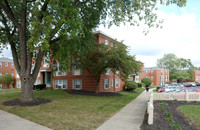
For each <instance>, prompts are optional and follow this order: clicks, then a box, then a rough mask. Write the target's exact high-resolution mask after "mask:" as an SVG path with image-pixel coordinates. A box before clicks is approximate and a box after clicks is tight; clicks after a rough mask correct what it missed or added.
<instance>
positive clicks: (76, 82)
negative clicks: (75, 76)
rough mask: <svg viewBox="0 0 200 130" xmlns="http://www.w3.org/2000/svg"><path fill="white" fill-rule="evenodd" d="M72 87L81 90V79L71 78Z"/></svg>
mask: <svg viewBox="0 0 200 130" xmlns="http://www.w3.org/2000/svg"><path fill="white" fill-rule="evenodd" d="M72 82H73V89H75V90H81V89H82V80H73V81H72Z"/></svg>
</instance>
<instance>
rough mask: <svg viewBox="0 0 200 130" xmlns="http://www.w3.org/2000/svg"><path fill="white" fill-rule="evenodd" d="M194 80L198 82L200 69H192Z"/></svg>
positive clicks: (199, 80)
mask: <svg viewBox="0 0 200 130" xmlns="http://www.w3.org/2000/svg"><path fill="white" fill-rule="evenodd" d="M194 81H195V82H200V70H194Z"/></svg>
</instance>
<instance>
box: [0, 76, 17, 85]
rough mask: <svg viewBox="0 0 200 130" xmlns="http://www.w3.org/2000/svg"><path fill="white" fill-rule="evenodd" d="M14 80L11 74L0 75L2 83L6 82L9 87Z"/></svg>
mask: <svg viewBox="0 0 200 130" xmlns="http://www.w3.org/2000/svg"><path fill="white" fill-rule="evenodd" d="M12 82H14V77H13V76H12V75H10V74H4V75H2V76H0V83H1V84H4V85H5V86H6V88H9V85H10V84H11V83H12Z"/></svg>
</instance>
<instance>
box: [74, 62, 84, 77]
mask: <svg viewBox="0 0 200 130" xmlns="http://www.w3.org/2000/svg"><path fill="white" fill-rule="evenodd" d="M72 75H73V76H79V75H82V69H81V68H80V67H79V66H78V65H74V66H73V67H72Z"/></svg>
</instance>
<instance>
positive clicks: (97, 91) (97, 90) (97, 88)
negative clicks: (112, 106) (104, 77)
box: [96, 77, 101, 93]
mask: <svg viewBox="0 0 200 130" xmlns="http://www.w3.org/2000/svg"><path fill="white" fill-rule="evenodd" d="M100 79H101V77H99V78H97V87H96V93H99V83H100Z"/></svg>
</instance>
